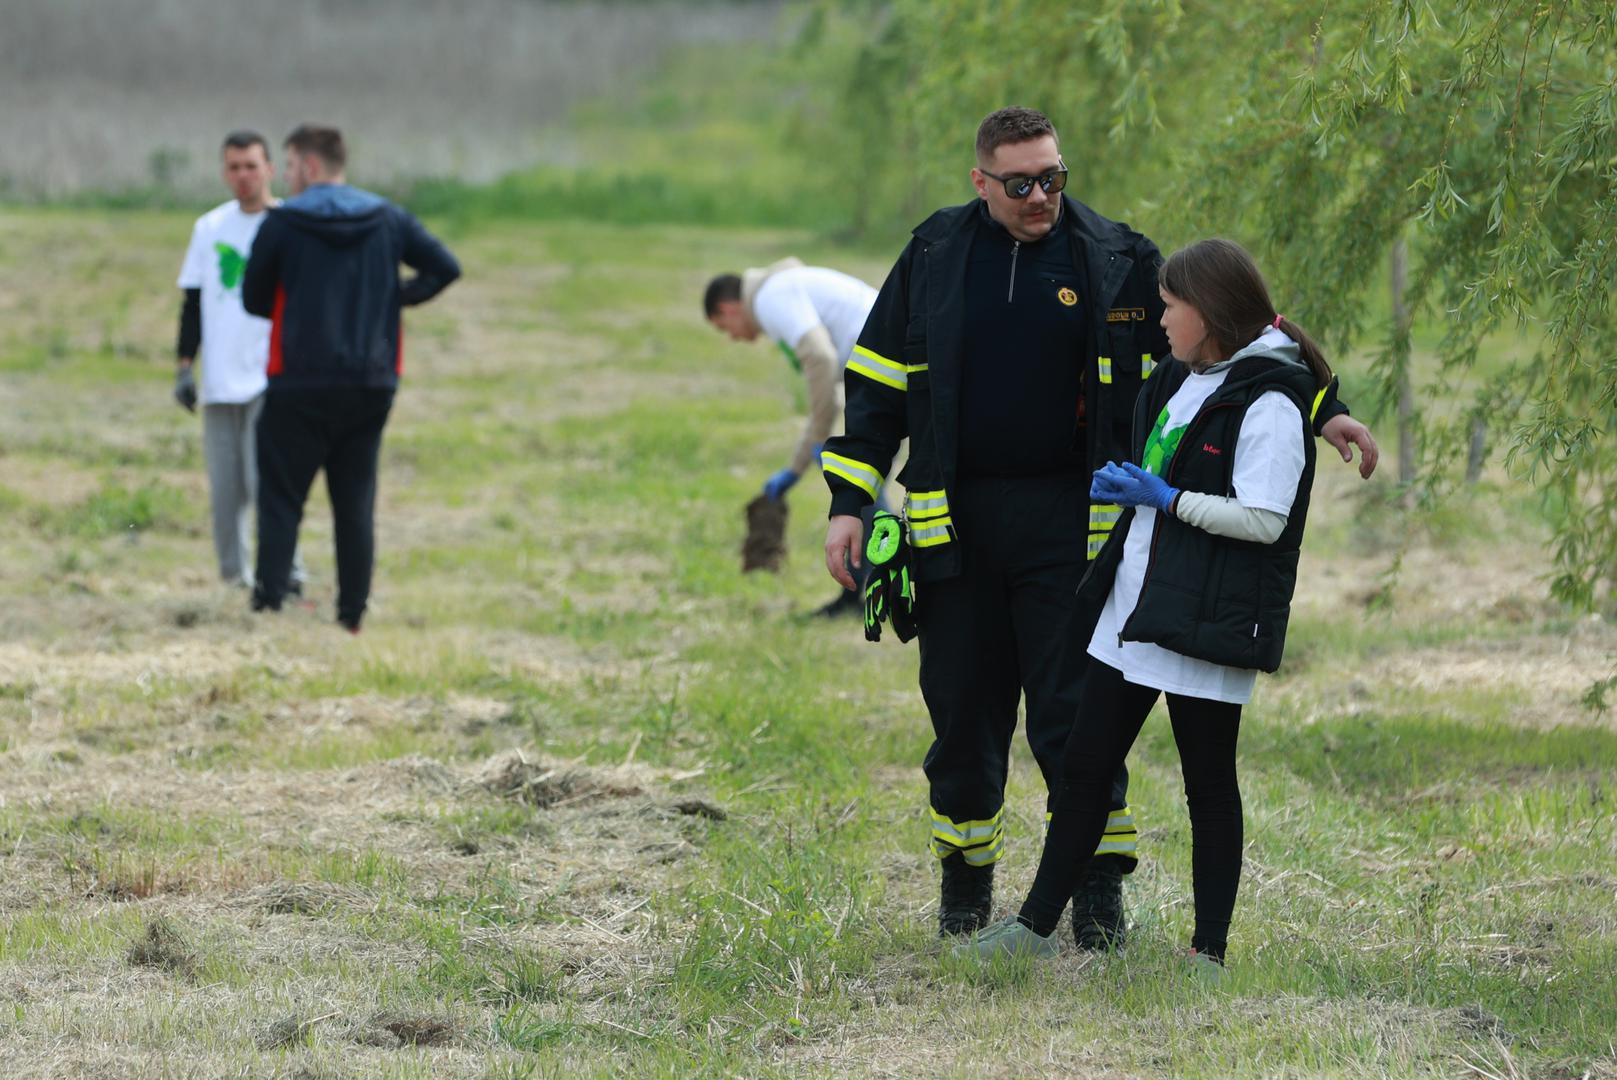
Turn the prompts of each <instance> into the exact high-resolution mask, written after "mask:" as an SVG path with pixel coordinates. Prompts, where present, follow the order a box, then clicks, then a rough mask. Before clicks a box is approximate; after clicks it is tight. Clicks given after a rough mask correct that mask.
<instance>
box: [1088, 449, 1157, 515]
mask: <svg viewBox="0 0 1617 1080" xmlns="http://www.w3.org/2000/svg"><path fill="white" fill-rule="evenodd" d="M1178 495H1179V489H1178V488H1176V487H1169V486H1168V482H1167V481H1166V480H1164V479H1162V477H1160V476H1153V475H1152V474H1151V473H1148V472H1146V471H1145V470H1144V469H1142V468H1140V467H1139V466H1138V465H1136V464H1134V462H1132V461H1125V462H1124V463H1123V464H1122V465H1118V464H1116V463H1114V462H1110V461H1108V462H1107V463H1106V464H1105V465H1103V466H1101V467H1100V468H1098V469H1096V470H1095V477H1094V479H1093V480H1092V481H1090V484H1089V498H1090V499H1091V500H1092V501H1094V502H1100V503H1116V504H1117V505H1118V506H1149V507H1152V508H1154V509H1157V510H1161V511H1162V512H1163V513H1167V512H1168V509H1169V507H1171V506H1173V501H1174V499H1175V498H1176V497H1177V496H1178Z"/></svg>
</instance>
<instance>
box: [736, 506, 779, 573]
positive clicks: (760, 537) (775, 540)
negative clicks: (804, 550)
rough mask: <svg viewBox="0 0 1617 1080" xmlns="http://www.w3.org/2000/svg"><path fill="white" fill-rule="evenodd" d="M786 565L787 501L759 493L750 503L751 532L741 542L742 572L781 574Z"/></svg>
mask: <svg viewBox="0 0 1617 1080" xmlns="http://www.w3.org/2000/svg"><path fill="white" fill-rule="evenodd" d="M785 565H786V500H785V499H771V498H770V497H769V496H767V495H759V496H758V497H757V498H755V499H753V500H752V501H751V502H750V503H748V504H747V535H746V538H745V539H743V540H742V541H741V572H742V573H744V574H745V573H751V572H752V571H754V570H768V571H769V572H770V573H772V574H778V573H780V572H781V569H782V568H783V567H784V566H785Z"/></svg>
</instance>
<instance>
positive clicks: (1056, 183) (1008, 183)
mask: <svg viewBox="0 0 1617 1080" xmlns="http://www.w3.org/2000/svg"><path fill="white" fill-rule="evenodd" d="M978 171H979V172H981V173H982V174H983V175H984V176H986V177H988V178H989V179H990V180H998V181H999V182H1000V183H1001V184H1004V185H1005V194H1006V196H1007V197H1009V198H1012V199H1025V198H1027V197H1028V196H1029V195H1031V194H1033V185H1034V184H1037V185H1039V187H1040V188H1042V189H1043V191H1044V193H1045V194H1046V195H1055V194H1057V193H1059V192H1060V191H1061V189H1062V188H1064V187H1066V186H1067V169H1066V166H1062V167H1061V168H1059V169H1055V170H1052V171H1051V172H1047V173H1045V174H1044V175H1042V176H995V175H994V174H993V173H991V172H989V171H988V170H987V169H979V170H978Z"/></svg>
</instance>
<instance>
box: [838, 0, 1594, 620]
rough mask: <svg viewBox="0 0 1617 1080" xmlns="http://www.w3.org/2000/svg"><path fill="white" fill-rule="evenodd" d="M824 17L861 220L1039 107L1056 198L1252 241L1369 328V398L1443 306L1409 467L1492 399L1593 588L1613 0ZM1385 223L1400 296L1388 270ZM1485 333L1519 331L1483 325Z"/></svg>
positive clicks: (883, 215) (916, 1)
mask: <svg viewBox="0 0 1617 1080" xmlns="http://www.w3.org/2000/svg"><path fill="white" fill-rule="evenodd" d="M818 15H819V17H818V19H817V21H816V22H815V23H814V25H815V26H816V28H817V32H818V33H819V34H820V39H819V40H820V42H821V44H822V45H823V48H821V49H820V50H818V55H819V56H820V57H821V58H822V59H821V63H822V65H824V66H822V67H820V68H819V69H817V75H818V77H819V78H820V79H822V80H825V81H826V85H831V86H833V87H835V88H836V99H835V101H834V102H832V103H831V104H829V105H827V106H826V109H827V111H826V113H825V115H824V119H825V120H826V121H827V123H826V124H825V129H826V130H829V131H833V132H835V133H836V135H837V136H838V137H839V138H842V139H844V140H845V142H844V144H843V147H842V148H841V149H840V150H836V151H832V152H831V156H832V157H833V158H834V159H835V160H836V164H837V168H838V170H839V172H840V171H842V170H847V175H850V176H852V177H854V179H852V180H851V182H849V184H848V190H849V192H850V197H851V198H853V199H855V200H856V201H857V202H858V203H859V204H860V205H861V206H862V207H863V210H864V216H865V220H867V221H874V222H880V221H882V220H884V219H896V220H904V219H906V218H909V217H913V210H914V209H915V208H917V207H919V206H921V205H924V204H926V203H929V202H933V201H937V200H941V199H942V198H944V197H946V196H948V197H958V196H959V195H961V194H963V188H962V185H963V180H962V179H961V178H960V177H961V173H962V171H963V167H964V164H963V163H964V160H965V153H966V150H965V148H966V147H967V145H968V144H969V139H970V129H971V125H972V123H973V121H974V120H975V119H976V118H977V117H978V116H980V115H982V114H983V113H985V112H987V111H988V110H989V109H991V108H993V107H995V106H997V105H1002V104H1007V103H1013V102H1014V103H1020V104H1028V105H1034V106H1037V107H1042V108H1044V109H1045V110H1046V111H1047V112H1049V113H1050V114H1051V115H1052V116H1053V117H1055V118H1056V119H1057V122H1058V126H1059V127H1060V128H1061V129H1062V147H1063V150H1064V152H1065V154H1066V158H1067V163H1068V165H1069V167H1070V168H1071V169H1072V171H1073V190H1074V191H1075V192H1077V193H1078V194H1079V195H1080V196H1081V197H1086V198H1089V199H1090V200H1091V201H1094V202H1095V203H1096V204H1097V205H1098V206H1099V207H1100V208H1101V209H1102V210H1104V211H1106V212H1108V213H1110V214H1113V215H1114V216H1115V215H1120V214H1121V215H1127V216H1130V217H1131V219H1133V223H1134V224H1136V225H1138V226H1141V227H1143V228H1144V229H1145V230H1146V231H1147V232H1148V233H1150V235H1152V236H1153V237H1155V238H1156V239H1157V240H1158V241H1159V243H1161V244H1162V245H1163V246H1164V247H1169V246H1172V245H1173V244H1175V243H1178V242H1180V241H1182V240H1185V239H1189V238H1191V237H1194V236H1198V235H1206V234H1208V233H1213V232H1218V233H1225V234H1228V235H1233V236H1236V237H1238V238H1240V239H1242V240H1243V241H1245V242H1246V243H1248V244H1249V245H1251V246H1252V247H1254V249H1255V250H1256V252H1257V254H1258V255H1259V256H1260V259H1261V261H1262V263H1263V265H1264V266H1265V268H1266V270H1267V271H1268V273H1269V275H1270V277H1271V278H1272V279H1273V280H1274V281H1275V282H1276V284H1277V287H1278V290H1279V291H1280V293H1281V294H1282V295H1284V296H1285V297H1286V304H1287V305H1288V307H1289V308H1290V310H1289V311H1288V314H1292V315H1296V316H1297V317H1298V318H1299V320H1300V321H1302V322H1303V323H1304V324H1305V325H1308V326H1310V327H1311V328H1314V327H1317V328H1318V329H1319V330H1320V331H1321V332H1322V334H1323V336H1324V337H1325V338H1326V340H1327V341H1328V343H1329V344H1330V345H1331V346H1332V347H1333V348H1334V349H1335V350H1338V351H1343V350H1349V349H1360V348H1364V347H1366V346H1367V345H1368V346H1371V347H1372V348H1374V349H1375V351H1376V353H1377V355H1378V358H1379V359H1378V362H1377V364H1376V374H1377V376H1378V377H1379V380H1380V384H1381V388H1382V389H1383V391H1384V392H1385V399H1386V400H1391V399H1392V398H1394V397H1395V396H1396V393H1397V387H1398V385H1399V382H1400V379H1401V378H1404V377H1406V376H1407V375H1408V372H1409V365H1410V362H1411V361H1410V357H1411V348H1410V340H1409V338H1410V330H1409V327H1410V325H1411V323H1412V322H1413V323H1414V324H1416V325H1428V326H1432V325H1436V326H1440V327H1442V338H1441V341H1440V342H1439V343H1438V344H1437V347H1436V352H1437V354H1438V358H1439V367H1438V369H1437V371H1436V372H1435V373H1432V372H1426V373H1423V380H1422V384H1421V387H1420V391H1421V394H1420V396H1421V398H1422V399H1423V400H1424V401H1425V402H1427V403H1428V404H1429V405H1431V406H1434V407H1433V408H1430V409H1428V411H1427V415H1426V416H1425V418H1424V441H1425V445H1426V449H1427V452H1426V454H1425V455H1424V457H1423V474H1422V476H1421V485H1422V489H1423V491H1424V492H1425V493H1427V494H1433V493H1441V491H1442V490H1443V489H1444V488H1445V487H1446V485H1448V484H1449V483H1451V482H1453V481H1454V480H1455V479H1457V478H1458V477H1459V476H1460V475H1462V474H1463V471H1464V468H1465V465H1466V459H1467V456H1468V455H1467V451H1468V450H1469V449H1471V447H1472V444H1473V440H1472V438H1471V435H1472V431H1473V427H1474V425H1475V424H1476V423H1477V422H1478V421H1481V422H1483V423H1485V424H1486V425H1487V426H1488V427H1489V428H1490V429H1491V430H1492V431H1493V432H1494V434H1495V441H1496V443H1497V444H1498V445H1499V446H1501V447H1502V448H1503V450H1504V459H1505V462H1506V463H1507V464H1508V466H1509V467H1510V468H1511V469H1512V470H1513V471H1515V472H1516V473H1517V474H1518V475H1519V476H1521V477H1524V478H1526V479H1527V480H1529V481H1530V482H1532V483H1533V484H1534V485H1535V486H1536V487H1538V488H1539V489H1540V490H1541V491H1542V492H1543V493H1544V495H1545V504H1544V505H1545V507H1546V509H1547V510H1549V511H1551V513H1552V521H1553V524H1554V529H1555V558H1554V565H1555V574H1554V578H1553V591H1554V593H1555V595H1556V596H1557V597H1559V598H1561V599H1563V600H1566V601H1569V602H1572V603H1575V604H1581V605H1593V604H1597V603H1603V602H1608V601H1609V599H1610V595H1611V587H1612V584H1613V578H1614V576H1617V445H1614V444H1613V441H1612V440H1611V439H1609V438H1607V437H1606V436H1607V434H1608V430H1609V429H1610V428H1611V427H1612V426H1613V424H1614V422H1617V414H1614V408H1617V321H1614V317H1613V313H1612V309H1611V304H1610V299H1611V291H1612V283H1613V280H1614V271H1617V7H1614V5H1612V4H1611V3H1610V2H1609V0H1561V2H1553V3H1552V2H1544V0H1487V2H1482V0H1443V2H1439V0H1338V2H1335V3H1329V4H1327V3H1324V2H1323V0H1312V2H1302V0H1251V2H1248V3H1242V4H1223V3H1215V2H1211V0H1140V2H1124V0H1096V2H1089V3H1073V2H1071V0H1065V2H1056V0H1001V2H999V3H995V4H981V3H977V2H968V0H887V2H875V0H821V3H820V5H819V8H818ZM944 185H947V186H944ZM905 223H906V224H907V223H908V221H907V220H906V222H905ZM1401 241H1402V242H1404V243H1407V250H1408V257H1409V272H1408V281H1409V285H1408V291H1407V294H1406V295H1404V296H1403V298H1402V299H1403V301H1404V303H1405V305H1407V312H1408V316H1409V317H1406V318H1400V319H1395V318H1393V317H1392V315H1391V313H1390V312H1389V310H1388V305H1387V304H1386V303H1385V301H1384V300H1383V299H1382V293H1381V292H1380V288H1381V286H1382V285H1383V284H1384V282H1385V281H1386V277H1387V266H1388V260H1389V257H1390V255H1391V254H1392V252H1393V250H1394V248H1395V246H1396V245H1398V244H1399V243H1400V242H1401ZM1501 334H1518V335H1519V336H1520V337H1521V339H1522V340H1524V341H1527V342H1530V343H1532V346H1531V347H1530V348H1528V349H1527V350H1525V351H1519V350H1518V351H1517V354H1516V355H1510V352H1511V351H1510V350H1502V349H1498V348H1485V346H1486V345H1488V343H1489V342H1490V341H1494V340H1497V337H1498V335H1501ZM1355 393H1356V394H1357V393H1358V391H1355ZM1500 533H1501V541H1502V542H1507V543H1508V542H1512V537H1511V536H1510V534H1509V530H1508V529H1506V528H1504V527H1503V526H1502V527H1501V530H1500ZM1548 563H1549V560H1548V559H1547V560H1546V564H1547V565H1548Z"/></svg>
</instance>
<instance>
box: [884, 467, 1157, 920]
mask: <svg viewBox="0 0 1617 1080" xmlns="http://www.w3.org/2000/svg"><path fill="white" fill-rule="evenodd" d="M1088 495H1089V487H1088V478H1087V477H1086V476H1078V475H1067V476H1044V477H1018V478H1007V479H978V480H964V481H962V482H961V483H959V484H958V485H957V486H956V490H955V491H953V492H951V500H950V501H951V505H950V515H951V516H952V517H953V518H954V522H955V526H956V530H957V532H958V534H959V537H960V539H959V540H958V543H959V544H960V545H961V557H962V560H963V561H962V567H961V573H960V574H959V575H958V576H957V577H953V578H948V579H946V580H943V581H935V582H926V583H924V584H921V585H919V586H917V609H916V623H917V627H918V630H919V636H920V645H921V694H922V696H923V697H924V698H925V699H926V705H927V710H928V711H929V712H930V713H931V716H932V731H933V742H932V747H931V749H930V750H928V751H927V755H926V762H925V768H926V776H927V780H928V782H929V783H930V785H931V789H932V790H931V796H932V850H933V852H934V854H937V855H938V856H940V857H947V856H949V855H952V854H953V853H954V852H955V851H960V852H961V853H962V854H963V855H964V856H965V858H966V861H967V862H968V863H972V864H973V865H987V864H988V863H992V862H993V861H995V860H996V859H998V858H999V855H1000V853H1001V851H1002V850H1003V839H1004V837H1003V820H1002V816H1001V810H1002V808H1003V806H1004V803H1005V779H1006V772H1007V769H1008V768H1009V764H1010V749H1011V738H1012V736H1013V735H1014V734H1015V732H1016V710H1017V702H1018V700H1019V699H1021V698H1024V697H1025V698H1026V704H1027V740H1028V745H1029V746H1030V747H1031V748H1032V750H1033V757H1034V760H1035V761H1037V762H1038V765H1039V769H1040V771H1041V772H1042V773H1043V774H1044V781H1045V786H1046V787H1047V788H1051V787H1053V785H1054V784H1055V782H1056V780H1057V779H1058V777H1059V775H1060V762H1061V752H1062V749H1063V747H1065V746H1066V745H1067V743H1068V735H1069V733H1070V732H1071V731H1072V728H1073V716H1074V715H1075V714H1076V713H1077V711H1078V694H1079V689H1080V686H1081V684H1082V681H1083V678H1082V677H1083V670H1084V667H1085V665H1086V664H1087V662H1088V655H1087V654H1086V652H1085V651H1084V650H1085V646H1087V645H1088V643H1089V636H1088V634H1087V633H1083V632H1082V629H1081V628H1080V627H1079V626H1078V622H1079V621H1080V620H1079V617H1078V610H1077V609H1078V605H1077V598H1076V592H1077V588H1078V581H1079V579H1080V578H1081V577H1082V576H1083V573H1084V570H1085V568H1086V567H1087V565H1088V561H1087V555H1086V547H1087V533H1088V513H1089V503H1088ZM1079 637H1081V638H1082V640H1078V638H1079ZM1107 792H1108V797H1107V803H1108V805H1109V806H1110V808H1111V809H1113V810H1117V811H1119V817H1118V824H1117V828H1116V831H1115V833H1114V835H1110V836H1108V837H1107V840H1106V842H1105V846H1106V848H1108V849H1109V850H1110V851H1112V852H1114V853H1117V856H1118V857H1119V858H1120V859H1121V860H1122V862H1123V867H1122V869H1124V870H1125V871H1128V870H1132V869H1133V868H1134V865H1135V855H1134V837H1135V833H1134V828H1133V824H1132V820H1125V816H1124V815H1122V814H1121V811H1123V809H1124V808H1125V807H1126V805H1127V802H1128V772H1127V770H1126V769H1125V768H1124V767H1123V763H1122V759H1121V758H1119V759H1118V761H1117V763H1116V765H1115V766H1114V768H1113V770H1112V772H1111V775H1110V778H1109V780H1108V784H1107ZM1102 816H1103V817H1105V814H1104V812H1103V814H1102ZM1103 828H1104V826H1103ZM1096 839H1097V841H1100V834H1097V836H1096ZM1097 846H1098V844H1092V845H1091V847H1090V849H1089V851H1090V852H1094V851H1095V850H1096V847H1097ZM1085 854H1089V852H1086V853H1085ZM1068 896H1069V897H1070V896H1071V891H1070V890H1069V892H1068Z"/></svg>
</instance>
